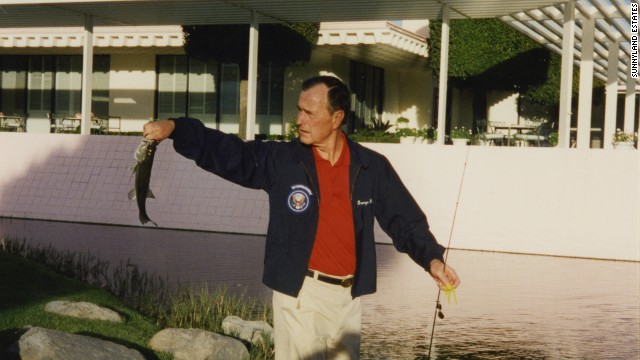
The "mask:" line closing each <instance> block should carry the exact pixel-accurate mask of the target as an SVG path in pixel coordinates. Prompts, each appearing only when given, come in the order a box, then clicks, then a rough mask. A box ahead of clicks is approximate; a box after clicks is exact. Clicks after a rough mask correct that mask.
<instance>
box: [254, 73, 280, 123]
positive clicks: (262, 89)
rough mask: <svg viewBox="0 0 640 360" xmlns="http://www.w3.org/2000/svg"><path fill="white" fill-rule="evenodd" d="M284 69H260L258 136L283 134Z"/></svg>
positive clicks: (257, 113)
mask: <svg viewBox="0 0 640 360" xmlns="http://www.w3.org/2000/svg"><path fill="white" fill-rule="evenodd" d="M283 95H284V68H283V67H282V66H275V65H268V66H260V67H259V68H258V99H257V103H256V128H255V133H256V134H265V135H271V134H282V106H283V105H282V104H283V100H284V99H283Z"/></svg>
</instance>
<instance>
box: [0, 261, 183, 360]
mask: <svg viewBox="0 0 640 360" xmlns="http://www.w3.org/2000/svg"><path fill="white" fill-rule="evenodd" d="M0 288H1V290H0V349H5V348H6V347H7V346H9V345H11V344H12V343H14V342H16V341H17V340H18V339H19V337H20V336H21V335H22V334H23V333H24V332H25V331H26V329H25V328H26V327H28V326H38V327H44V328H50V329H57V330H62V331H66V332H69V333H74V334H79V335H91V336H94V337H98V338H101V339H105V340H109V341H112V342H115V343H118V344H122V345H125V346H127V347H130V348H133V349H136V350H138V351H140V352H141V353H142V354H143V355H144V356H145V357H146V358H147V359H171V358H172V357H171V355H169V354H163V353H155V352H153V351H151V350H149V349H147V344H148V342H149V340H150V339H151V337H152V336H153V335H154V334H155V333H156V332H158V331H160V328H159V327H158V326H156V325H155V324H154V322H153V321H151V320H149V319H146V318H144V317H143V316H142V315H140V314H139V313H137V312H136V311H133V310H131V309H130V308H128V307H127V306H125V305H124V304H123V303H122V302H121V301H120V300H119V299H117V298H116V297H114V296H113V295H111V294H109V293H108V292H107V291H105V290H103V289H100V288H97V287H93V286H90V285H86V284H83V283H81V282H79V281H77V280H72V279H69V278H66V277H63V276H62V275H59V274H57V273H55V272H54V271H52V270H50V269H49V268H47V267H45V266H44V265H41V264H39V263H36V262H33V261H30V260H26V259H23V258H20V257H19V256H16V255H11V254H8V253H6V252H3V251H0ZM53 300H69V301H88V302H92V303H95V304H97V305H100V306H104V307H106V308H109V309H112V310H115V311H117V312H118V313H120V314H122V315H123V316H124V317H125V318H126V322H125V323H122V324H119V323H112V322H105V321H96V320H86V319H76V318H73V317H68V316H61V315H56V314H51V313H47V312H45V311H44V306H45V304H46V303H47V302H49V301H53ZM0 353H1V351H0Z"/></svg>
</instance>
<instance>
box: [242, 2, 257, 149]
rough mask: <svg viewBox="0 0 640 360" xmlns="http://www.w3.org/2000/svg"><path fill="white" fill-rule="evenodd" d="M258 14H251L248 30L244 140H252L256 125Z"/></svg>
mask: <svg viewBox="0 0 640 360" xmlns="http://www.w3.org/2000/svg"><path fill="white" fill-rule="evenodd" d="M258 27H259V24H258V13H257V12H255V11H253V12H251V27H250V28H249V75H248V79H247V123H246V124H245V134H244V139H245V140H253V138H254V133H253V131H254V127H255V124H256V103H257V101H258V99H257V96H258Z"/></svg>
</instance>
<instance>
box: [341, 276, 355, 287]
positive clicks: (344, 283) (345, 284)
mask: <svg viewBox="0 0 640 360" xmlns="http://www.w3.org/2000/svg"><path fill="white" fill-rule="evenodd" d="M340 285H342V287H345V288H348V287H350V286H351V285H353V278H352V277H350V278H348V279H344V280H342V281H341V282H340Z"/></svg>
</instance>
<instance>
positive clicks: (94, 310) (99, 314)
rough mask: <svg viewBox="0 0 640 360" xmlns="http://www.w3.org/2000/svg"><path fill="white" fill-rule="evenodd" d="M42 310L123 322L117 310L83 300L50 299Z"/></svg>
mask: <svg viewBox="0 0 640 360" xmlns="http://www.w3.org/2000/svg"><path fill="white" fill-rule="evenodd" d="M44 311H47V312H51V313H55V314H59V315H67V316H73V317H77V318H83V319H91V320H103V321H113V322H119V323H122V322H124V318H123V317H122V316H121V315H120V314H118V313H117V312H115V311H113V310H110V309H107V308H104V307H101V306H98V305H96V304H92V303H89V302H84V301H82V302H73V301H51V302H49V303H47V305H45V306H44Z"/></svg>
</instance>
